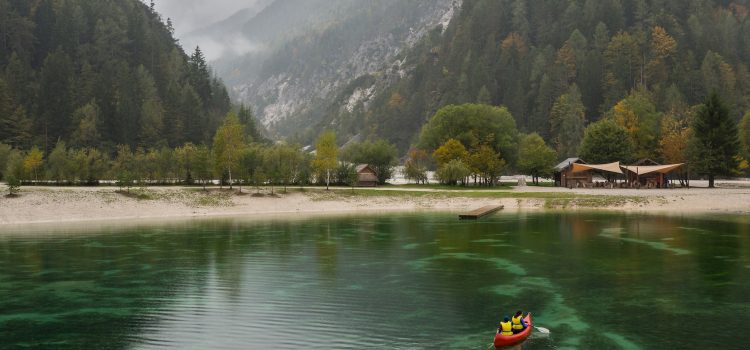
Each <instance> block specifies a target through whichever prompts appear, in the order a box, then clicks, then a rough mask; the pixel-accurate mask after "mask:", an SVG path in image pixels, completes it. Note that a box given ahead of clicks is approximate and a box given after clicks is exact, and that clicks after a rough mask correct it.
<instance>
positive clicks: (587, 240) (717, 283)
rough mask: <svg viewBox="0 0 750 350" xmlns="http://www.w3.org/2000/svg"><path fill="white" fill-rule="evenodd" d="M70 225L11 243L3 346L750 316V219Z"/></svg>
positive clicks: (455, 335)
mask: <svg viewBox="0 0 750 350" xmlns="http://www.w3.org/2000/svg"><path fill="white" fill-rule="evenodd" d="M41 231H43V230H41ZM63 231H66V232H56V233H45V232H39V233H38V234H36V233H30V232H26V233H23V234H11V233H6V234H4V235H3V236H0V339H2V345H0V348H3V347H5V346H8V347H9V348H15V347H30V348H49V349H76V348H107V349H125V348H138V349H151V348H164V347H167V348H187V347H192V348H196V347H197V348H214V349H240V348H244V349H246V348H252V349H263V348H300V347H308V348H329V349H335V348H357V347H360V348H361V347H365V348H368V347H375V348H393V347H418V348H424V347H435V348H441V349H442V348H448V349H451V348H456V349H459V348H460V349H466V348H477V349H478V348H482V347H483V346H484V347H485V348H486V346H487V344H488V343H489V341H490V340H491V337H492V332H493V331H492V329H493V327H494V326H495V323H496V322H497V320H498V318H499V317H502V315H503V313H509V312H511V311H513V310H514V309H516V308H523V309H524V310H530V311H533V312H534V313H535V318H536V321H537V322H538V324H539V325H542V326H544V327H547V328H550V329H552V331H553V335H554V336H553V337H551V338H535V339H531V340H530V341H529V342H528V343H527V344H526V345H525V347H524V349H551V348H555V347H566V346H567V347H574V348H575V347H577V348H613V347H617V346H620V347H626V348H627V347H629V346H636V347H639V348H643V349H648V348H675V347H678V348H679V347H684V346H687V347H691V348H701V347H709V346H711V345H712V344H713V345H716V344H720V345H725V347H729V348H732V347H733V346H739V344H740V343H741V340H740V338H738V337H735V336H733V335H732V334H733V332H735V331H736V332H740V331H741V329H742V327H743V325H745V324H747V323H748V322H750V316H748V315H750V312H748V311H750V310H748V308H747V300H748V299H747V295H748V293H749V292H750V232H749V231H750V224H748V222H747V221H746V220H743V219H742V218H732V217H727V218H720V219H716V218H713V219H710V220H709V219H706V218H680V217H660V216H639V215H627V214H612V213H606V214H604V213H555V212H552V213H530V214H524V213H506V214H501V215H496V216H494V217H491V218H488V219H486V220H481V221H478V222H459V221H457V220H456V219H455V217H454V216H453V215H448V214H404V215H391V216H350V217H337V218H312V219H304V220H269V221H260V222H259V221H243V220H235V219H222V220H206V221H189V222H184V223H177V224H161V225H145V226H137V227H134V226H131V227H121V228H117V227H108V228H98V229H95V230H80V231H76V229H68V230H63ZM716 317H720V318H721V319H722V320H723V322H725V324H727V326H726V327H727V329H726V330H724V331H722V332H718V333H715V334H714V335H713V336H712V337H711V339H708V338H705V339H695V337H692V336H693V335H694V334H695V329H693V328H692V327H683V323H684V321H685V320H686V319H712V318H716ZM644 324H649V327H647V328H646V329H644V328H643V325H644ZM732 329H734V331H733V330H732ZM363 332H366V333H367V334H368V335H367V343H366V345H367V346H364V345H365V344H363V343H362V335H363Z"/></svg>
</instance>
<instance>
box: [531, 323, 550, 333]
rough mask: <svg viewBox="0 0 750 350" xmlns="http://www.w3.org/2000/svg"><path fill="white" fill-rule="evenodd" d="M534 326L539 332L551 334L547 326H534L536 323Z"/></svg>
mask: <svg viewBox="0 0 750 350" xmlns="http://www.w3.org/2000/svg"><path fill="white" fill-rule="evenodd" d="M532 327H534V328H536V330H538V331H539V333H542V334H549V329H547V328H544V327H537V326H534V325H532Z"/></svg>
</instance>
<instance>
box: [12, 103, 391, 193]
mask: <svg viewBox="0 0 750 350" xmlns="http://www.w3.org/2000/svg"><path fill="white" fill-rule="evenodd" d="M252 130H253V128H252V127H250V128H249V127H248V126H247V125H246V124H244V123H243V122H242V120H241V118H240V117H239V116H238V114H236V113H233V112H231V113H229V114H227V116H226V117H225V118H224V120H223V122H222V124H221V125H220V126H219V128H218V129H217V130H216V132H215V134H214V136H213V138H212V143H210V144H193V143H186V144H184V145H181V146H178V147H168V146H162V147H158V148H156V147H154V148H144V147H137V148H131V147H130V145H118V146H117V147H116V151H115V152H114V153H113V154H112V155H110V154H109V153H107V152H105V151H102V150H99V149H97V148H92V147H83V148H79V147H70V146H68V144H67V143H66V142H65V141H59V142H58V143H57V144H56V145H55V147H54V148H53V149H52V150H51V151H50V152H49V154H48V155H46V156H45V154H44V152H43V151H42V150H41V149H40V148H38V147H33V148H31V149H29V150H21V149H17V148H13V147H12V146H11V145H7V144H2V143H0V179H2V180H5V181H6V182H8V183H9V184H11V183H12V184H18V183H19V182H20V183H23V184H43V185H45V184H46V185H81V186H86V185H88V186H93V185H99V184H100V183H101V182H102V181H104V182H107V183H117V184H119V185H120V186H123V187H130V186H136V185H137V186H149V185H176V184H180V185H201V186H203V187H204V188H205V187H206V186H207V185H214V184H216V183H218V184H219V185H221V186H223V185H228V186H229V187H230V188H233V187H234V186H243V185H254V186H272V190H273V186H289V185H308V184H314V183H319V184H329V183H333V184H337V185H354V184H355V183H356V179H357V177H356V172H355V166H356V165H357V164H360V163H366V164H369V165H371V166H372V167H373V168H375V169H377V171H378V175H379V180H380V181H381V183H385V181H386V180H387V179H388V178H390V177H391V176H392V169H393V166H394V165H396V164H397V157H398V153H397V151H396V148H395V146H393V145H392V144H389V143H387V142H385V141H382V140H376V141H364V142H357V143H351V144H349V145H347V146H345V147H343V148H341V150H339V146H338V145H337V143H336V135H335V134H334V133H333V132H326V133H323V134H322V135H321V136H320V138H319V140H318V142H317V143H316V150H315V151H316V152H309V150H306V149H304V148H303V147H301V146H299V145H296V144H289V143H285V142H270V141H267V140H260V142H259V141H255V140H253V138H252V137H251V135H250V133H251V132H252ZM16 186H17V185H16Z"/></svg>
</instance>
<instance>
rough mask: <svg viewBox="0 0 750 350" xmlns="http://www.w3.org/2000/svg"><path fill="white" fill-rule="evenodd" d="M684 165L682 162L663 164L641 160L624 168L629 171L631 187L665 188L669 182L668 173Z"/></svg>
mask: <svg viewBox="0 0 750 350" xmlns="http://www.w3.org/2000/svg"><path fill="white" fill-rule="evenodd" d="M649 160H650V159H649ZM682 166H683V164H682V163H680V164H667V165H661V164H659V163H656V162H654V161H650V162H644V161H639V162H636V163H635V164H633V165H627V166H623V167H622V168H623V169H625V171H626V172H627V175H628V184H630V187H637V188H641V187H644V188H665V187H667V183H668V175H669V174H670V173H672V172H674V171H675V170H677V169H680V168H681V167H682Z"/></svg>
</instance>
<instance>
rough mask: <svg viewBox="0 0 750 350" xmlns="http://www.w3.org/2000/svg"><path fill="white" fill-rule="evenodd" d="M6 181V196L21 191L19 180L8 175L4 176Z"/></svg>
mask: <svg viewBox="0 0 750 350" xmlns="http://www.w3.org/2000/svg"><path fill="white" fill-rule="evenodd" d="M6 178H7V180H8V196H11V197H12V196H14V195H15V194H16V193H17V192H18V191H20V190H21V180H19V179H17V178H16V177H15V176H13V175H12V174H11V175H8V176H6Z"/></svg>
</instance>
